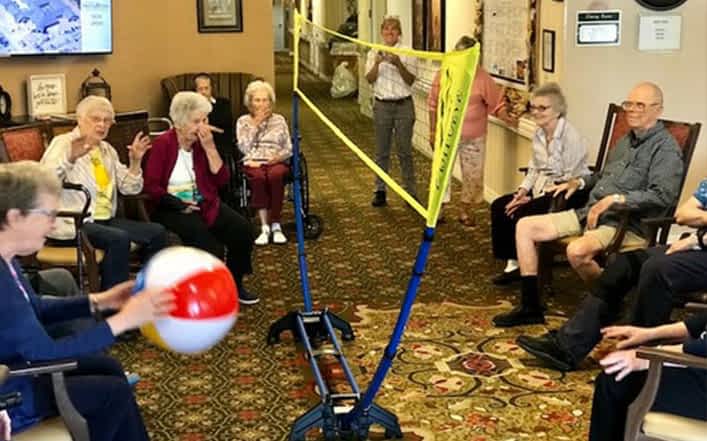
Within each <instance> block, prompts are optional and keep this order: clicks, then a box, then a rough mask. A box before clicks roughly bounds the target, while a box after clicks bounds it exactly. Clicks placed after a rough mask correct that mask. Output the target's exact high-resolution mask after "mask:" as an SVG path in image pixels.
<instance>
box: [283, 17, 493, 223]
mask: <svg viewBox="0 0 707 441" xmlns="http://www.w3.org/2000/svg"><path fill="white" fill-rule="evenodd" d="M303 30H304V32H305V34H306V38H307V39H309V40H310V41H314V40H317V41H319V42H322V41H329V42H332V41H334V40H337V41H339V42H345V43H346V45H347V47H348V51H347V53H348V54H349V55H350V54H353V61H354V64H357V66H358V70H357V72H356V73H358V78H359V79H358V81H357V84H358V85H359V86H360V87H359V90H358V100H357V102H356V104H357V105H358V107H355V111H360V113H361V114H362V115H363V114H365V113H366V110H368V111H369V116H372V115H370V108H371V103H372V102H373V99H374V97H373V91H372V89H370V87H369V85H368V84H367V82H366V80H365V72H364V71H365V67H364V66H365V65H366V64H367V63H370V61H369V60H370V59H371V58H372V57H374V56H376V54H382V56H386V55H387V54H394V55H395V56H397V57H399V59H401V60H405V64H406V66H412V67H410V70H413V69H414V72H415V73H416V75H415V77H416V79H415V81H416V82H417V83H418V85H416V84H415V83H413V84H412V86H411V87H412V89H413V90H414V91H415V103H414V105H415V113H416V115H417V117H416V120H415V128H414V131H413V133H414V137H415V138H416V140H417V144H418V145H419V144H423V145H424V144H428V146H429V147H431V150H432V152H433V153H432V167H431V170H432V171H431V175H430V177H429V190H428V194H427V198H426V201H425V199H424V198H421V199H420V200H421V201H425V202H426V205H423V203H425V202H420V201H418V199H416V198H415V197H414V195H412V194H410V192H409V191H406V189H405V188H403V186H401V185H400V184H399V183H398V182H396V180H395V179H393V177H391V175H390V174H389V173H387V172H386V171H384V170H383V169H382V168H381V167H379V166H378V165H377V164H376V161H375V160H374V159H373V158H371V157H370V156H369V155H368V154H367V153H366V151H367V150H369V151H370V148H369V147H370V146H364V147H365V148H362V146H359V145H357V144H356V143H355V142H354V141H353V140H352V137H353V136H352V135H353V134H351V133H347V128H346V126H345V124H342V123H339V125H337V124H336V123H335V121H334V119H335V118H330V116H331V115H328V114H327V112H326V111H325V110H323V109H322V108H320V106H319V105H318V104H317V94H316V93H312V92H311V91H308V90H307V87H306V86H304V85H303V83H304V82H301V77H302V76H303V75H312V71H311V70H307V71H306V72H305V71H301V68H302V66H305V67H307V66H309V65H311V64H312V63H311V60H312V59H315V61H316V57H317V56H318V54H313V53H312V49H310V50H309V51H308V53H306V54H302V53H300V47H299V44H297V43H296V44H295V45H294V66H293V68H294V71H293V90H294V93H295V94H296V95H297V96H298V97H299V99H300V100H301V101H302V102H303V103H305V104H306V105H307V106H308V107H309V108H310V109H311V110H312V112H314V113H315V114H316V115H317V117H318V118H319V119H321V121H322V122H323V123H324V124H325V125H327V126H328V127H329V128H330V129H331V130H332V132H333V133H334V134H335V135H336V136H337V137H338V138H339V139H340V140H341V142H342V143H343V144H344V145H346V146H347V147H348V148H349V149H350V150H351V151H352V152H353V153H354V154H355V155H356V156H358V158H360V159H361V161H363V162H364V163H365V164H366V166H367V167H369V168H370V169H371V170H372V171H373V173H375V174H376V175H377V176H378V177H379V178H380V180H382V181H383V182H384V183H385V185H387V187H388V189H389V190H390V191H393V192H395V193H397V194H398V195H399V196H400V197H401V198H402V199H404V200H405V201H406V202H407V203H408V204H409V205H410V206H411V207H413V208H414V209H415V210H416V211H417V212H418V213H419V214H420V215H421V216H422V217H423V218H425V221H426V225H427V226H428V227H434V226H435V225H436V223H437V218H438V217H439V213H440V208H441V205H442V199H443V195H444V193H445V191H446V188H447V186H448V185H449V178H450V175H451V173H452V169H453V165H454V160H455V157H456V152H457V144H458V142H459V138H460V136H461V129H462V124H463V121H464V114H465V112H466V108H467V102H468V100H469V94H470V91H471V84H472V81H473V79H474V75H475V73H476V66H477V63H478V61H479V45H478V44H477V45H476V46H474V47H472V48H471V49H467V50H463V51H454V52H448V53H439V52H426V51H419V50H411V49H403V48H394V47H390V46H385V45H379V44H374V43H370V42H366V41H362V40H358V39H355V38H351V37H348V36H346V35H342V34H339V33H337V32H334V31H332V30H330V29H326V28H323V27H320V26H318V25H316V24H314V23H312V22H311V21H309V20H307V19H306V18H304V17H303V16H302V15H300V14H299V12H295V14H294V35H293V37H294V38H293V41H295V42H299V41H300V37H301V35H302V33H303ZM312 46H314V47H318V46H317V45H312ZM312 46H310V47H312ZM315 50H316V49H315ZM372 51H373V52H372ZM434 78H438V81H437V82H435V81H434ZM435 83H436V84H438V88H437V87H435V90H438V95H436V97H437V99H436V102H437V105H436V108H430V107H429V105H428V97H427V96H426V94H428V93H429V90H430V89H431V86H432V84H435ZM364 89H366V90H364ZM359 109H360V110H359ZM430 111H432V112H434V115H435V117H434V118H433V119H434V120H436V123H435V124H434V127H430V126H429V118H427V116H428V115H429V112H430ZM423 122H426V124H427V126H425V127H422V126H423V125H424V124H423ZM374 124H375V122H374V121H373V120H371V132H373V130H374ZM421 127H422V128H421Z"/></svg>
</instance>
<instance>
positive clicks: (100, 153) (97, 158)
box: [41, 96, 167, 290]
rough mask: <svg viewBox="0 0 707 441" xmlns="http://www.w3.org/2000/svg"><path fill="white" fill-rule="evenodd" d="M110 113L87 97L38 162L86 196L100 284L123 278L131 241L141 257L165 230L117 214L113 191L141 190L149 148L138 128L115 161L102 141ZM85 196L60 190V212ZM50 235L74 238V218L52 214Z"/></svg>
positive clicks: (160, 242)
mask: <svg viewBox="0 0 707 441" xmlns="http://www.w3.org/2000/svg"><path fill="white" fill-rule="evenodd" d="M114 116H115V112H114V111H113V105H112V104H111V103H110V101H108V100H107V99H106V98H103V97H98V96H88V97H86V98H84V99H83V100H81V102H80V103H79V104H78V105H77V106H76V117H77V120H78V125H77V127H75V128H74V129H73V130H72V131H71V132H69V133H65V134H63V135H58V136H55V137H54V139H52V142H51V144H49V147H48V148H47V150H46V152H44V156H43V157H42V161H41V162H42V164H44V165H46V166H49V167H52V168H54V169H55V170H56V173H57V175H58V176H59V178H60V179H61V180H63V181H67V182H72V183H75V184H81V185H83V186H85V187H86V189H88V191H89V193H90V194H91V207H90V213H91V217H90V218H89V219H88V221H87V222H86V223H85V224H84V225H83V227H82V229H83V231H84V232H85V233H86V235H87V236H88V240H90V241H91V243H92V244H93V246H95V247H96V248H99V249H101V250H103V251H105V256H104V258H103V261H102V262H101V288H102V289H104V290H105V289H108V288H110V287H112V286H113V285H116V284H118V283H120V282H124V281H126V280H128V276H129V268H130V266H129V264H130V243H131V242H135V243H137V244H140V245H141V246H142V247H141V252H142V256H141V257H142V259H143V261H146V260H147V259H148V258H149V257H150V256H152V255H153V254H154V253H156V252H157V251H159V250H160V249H162V248H164V247H165V246H166V244H167V235H166V230H165V229H164V227H162V226H161V225H159V224H155V223H151V222H138V221H133V220H129V219H121V218H116V217H115V215H116V211H117V207H118V192H120V193H121V194H124V195H134V194H138V193H140V191H141V190H142V184H143V179H142V168H141V162H142V158H143V156H144V155H145V152H146V151H147V150H148V149H149V148H150V138H148V137H147V136H146V135H144V134H143V133H142V132H140V133H138V134H136V135H135V138H134V139H133V142H132V144H131V145H130V146H128V151H129V155H128V157H129V161H130V164H129V165H128V166H126V165H125V164H123V163H121V162H120V160H119V159H118V152H117V151H116V150H115V148H113V146H111V145H110V144H108V143H107V142H106V141H105V138H106V136H108V131H109V130H110V128H111V126H112V125H113V123H114V122H115V121H114ZM83 203H84V197H83V195H81V194H80V193H78V192H76V191H69V190H65V191H63V192H62V194H61V208H62V210H70V211H80V210H81V207H82V206H83ZM55 225H56V228H55V230H54V231H53V232H52V233H51V237H52V238H55V239H71V238H73V237H74V236H75V231H74V224H73V220H72V219H69V218H61V217H60V218H57V219H56V222H55Z"/></svg>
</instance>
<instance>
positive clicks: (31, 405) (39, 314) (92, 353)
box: [0, 161, 174, 441]
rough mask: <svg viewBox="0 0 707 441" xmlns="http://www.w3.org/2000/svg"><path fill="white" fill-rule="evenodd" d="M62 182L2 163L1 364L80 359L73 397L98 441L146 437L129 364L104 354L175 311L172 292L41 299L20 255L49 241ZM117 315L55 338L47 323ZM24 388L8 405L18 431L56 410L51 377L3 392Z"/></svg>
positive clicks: (127, 288) (70, 379)
mask: <svg viewBox="0 0 707 441" xmlns="http://www.w3.org/2000/svg"><path fill="white" fill-rule="evenodd" d="M60 195H61V183H60V182H59V179H58V178H57V176H56V174H55V173H54V171H53V170H51V169H48V168H45V167H42V166H41V165H39V164H38V163H36V162H30V161H20V162H16V163H11V164H2V165H0V297H1V298H2V305H3V306H2V308H0V336H2V344H0V364H3V365H7V366H26V365H27V364H28V363H33V362H51V361H59V360H66V359H74V360H76V361H77V362H78V368H77V369H76V370H73V371H70V372H67V374H66V380H65V381H66V389H67V392H68V394H69V398H70V399H71V402H72V403H73V404H74V406H75V407H76V409H77V410H78V412H79V413H80V414H81V416H83V417H84V418H85V419H86V422H87V423H88V429H89V434H90V439H91V440H93V441H113V440H115V441H118V440H120V441H123V440H132V441H147V440H148V439H149V438H148V434H147V431H146V430H145V426H144V424H143V421H142V417H141V415H140V409H139V407H138V405H137V403H136V402H135V397H134V396H133V392H132V390H131V388H130V386H129V384H128V381H127V379H126V376H125V373H124V371H123V368H122V367H121V366H120V363H118V361H116V360H115V359H113V358H111V357H108V356H106V355H101V354H100V352H101V351H102V350H104V349H106V348H108V347H109V346H110V345H112V344H113V343H114V342H115V340H116V336H118V335H120V334H121V333H123V332H125V331H127V330H130V329H135V328H138V327H140V326H142V325H144V324H146V323H149V322H152V321H154V320H156V319H159V318H160V317H163V316H165V315H167V314H168V313H169V311H171V310H172V309H173V308H174V296H173V294H171V293H169V292H162V291H160V290H159V289H149V290H144V291H141V292H139V293H138V295H132V290H133V285H134V283H133V282H124V283H121V284H118V285H116V286H114V287H113V288H111V289H109V290H107V291H104V292H100V293H95V294H89V295H88V296H73V297H63V298H59V297H53V298H52V297H40V296H38V295H36V294H35V292H34V290H33V289H32V286H31V285H30V283H29V281H28V280H27V279H25V278H24V277H23V276H22V269H21V268H20V265H19V262H18V259H17V257H20V256H26V255H29V254H32V253H34V252H36V251H38V250H39V249H40V248H42V246H44V242H45V238H46V235H47V234H49V232H50V231H52V229H53V228H54V218H55V217H56V214H57V209H58V207H59V196H60ZM105 309H111V310H117V311H118V312H117V313H116V314H114V315H112V316H111V317H110V318H108V319H106V320H105V321H100V322H94V323H93V324H92V325H91V326H89V327H88V328H86V329H83V330H81V331H79V332H74V333H72V334H71V335H69V336H66V337H63V338H60V339H55V338H52V337H51V336H50V335H49V334H48V333H47V326H48V325H50V324H52V323H57V322H59V321H62V320H73V319H78V318H87V317H91V315H92V312H96V311H100V310H105ZM10 392H20V393H21V394H22V403H21V404H20V405H18V406H15V407H13V408H11V409H10V410H9V414H10V415H9V416H10V418H11V419H12V431H13V432H16V431H21V430H23V429H25V428H28V427H29V426H31V425H33V424H35V423H36V422H38V421H40V420H41V419H43V418H48V417H51V416H56V415H57V407H56V403H55V400H54V391H53V389H52V382H51V379H50V378H49V376H47V375H43V376H39V377H27V376H24V377H22V376H21V377H12V378H10V379H9V380H8V381H6V382H5V383H4V384H2V385H1V386H0V395H3V394H7V393H10ZM7 424H8V419H7V415H0V429H5V430H0V439H9V438H7V437H6V436H3V435H7V427H5V426H6V425H7Z"/></svg>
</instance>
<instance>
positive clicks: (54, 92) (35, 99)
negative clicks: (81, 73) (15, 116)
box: [27, 74, 66, 117]
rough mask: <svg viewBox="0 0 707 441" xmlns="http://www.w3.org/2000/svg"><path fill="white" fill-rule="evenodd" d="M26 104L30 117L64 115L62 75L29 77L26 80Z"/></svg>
mask: <svg viewBox="0 0 707 441" xmlns="http://www.w3.org/2000/svg"><path fill="white" fill-rule="evenodd" d="M27 104H28V113H29V115H30V116H34V117H36V116H49V115H53V114H64V113H66V78H65V77H64V74H52V75H31V76H30V77H29V78H28V79H27Z"/></svg>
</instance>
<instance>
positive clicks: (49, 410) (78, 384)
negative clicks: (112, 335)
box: [35, 355, 149, 441]
mask: <svg viewBox="0 0 707 441" xmlns="http://www.w3.org/2000/svg"><path fill="white" fill-rule="evenodd" d="M66 388H67V391H68V393H69V397H70V398H71V401H72V402H73V404H74V406H75V407H76V409H77V410H78V411H79V413H80V414H81V415H82V416H83V417H84V418H85V419H86V422H87V423H88V429H89V433H90V435H91V441H125V440H131V441H147V440H149V437H148V435H147V431H146V430H145V425H144V423H143V421H142V415H140V409H139V407H138V405H137V403H136V402H135V397H134V396H133V391H132V389H131V388H130V386H129V385H128V382H127V380H126V378H125V372H124V371H123V367H122V366H121V365H120V363H119V362H118V361H117V360H115V359H113V358H111V357H108V356H105V355H96V356H90V357H83V358H80V359H78V369H76V370H74V371H69V372H67V373H66ZM55 402H56V400H55V398H54V390H53V388H52V384H51V378H49V377H48V376H47V375H43V376H40V377H38V378H37V380H36V382H35V403H36V410H37V412H38V414H39V415H42V416H43V417H50V416H55V415H57V414H58V410H57V408H56V404H55Z"/></svg>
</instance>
